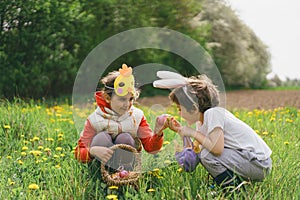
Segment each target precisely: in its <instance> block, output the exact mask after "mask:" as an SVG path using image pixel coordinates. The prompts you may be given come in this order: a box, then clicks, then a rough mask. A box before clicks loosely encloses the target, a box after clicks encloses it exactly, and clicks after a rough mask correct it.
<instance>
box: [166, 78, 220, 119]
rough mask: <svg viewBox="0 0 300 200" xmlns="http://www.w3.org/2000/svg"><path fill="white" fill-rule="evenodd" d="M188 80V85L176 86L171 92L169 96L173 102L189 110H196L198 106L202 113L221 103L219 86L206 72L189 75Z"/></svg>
mask: <svg viewBox="0 0 300 200" xmlns="http://www.w3.org/2000/svg"><path fill="white" fill-rule="evenodd" d="M187 82H188V83H187V85H186V86H183V87H179V88H175V89H174V90H173V91H172V92H171V93H170V95H169V98H170V99H171V101H172V102H174V103H176V104H177V105H180V106H183V107H185V108H186V109H187V111H189V112H191V111H193V110H195V106H196V107H197V108H198V110H199V112H202V113H204V112H205V111H206V110H208V109H209V108H212V107H216V106H218V105H219V103H220V97H219V91H218V89H217V86H216V85H214V84H213V83H212V81H211V80H210V79H209V78H208V77H207V76H206V75H205V74H202V75H199V76H197V77H195V76H192V77H189V78H188V79H187ZM184 87H186V88H184ZM195 104H196V105H195Z"/></svg>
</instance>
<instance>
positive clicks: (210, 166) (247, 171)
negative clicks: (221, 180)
mask: <svg viewBox="0 0 300 200" xmlns="http://www.w3.org/2000/svg"><path fill="white" fill-rule="evenodd" d="M199 157H200V161H201V164H202V165H203V166H204V167H205V168H206V170H207V171H208V172H209V173H210V174H211V175H212V176H213V177H214V178H215V177H216V176H218V175H219V174H221V173H222V172H224V171H225V170H227V169H229V170H231V171H233V172H234V173H236V174H237V175H239V176H241V177H242V178H244V179H246V180H253V181H262V180H263V179H264V178H265V177H266V175H267V174H269V173H270V172H271V168H272V160H271V158H268V159H266V160H258V159H257V158H256V155H255V154H254V153H253V152H250V151H247V150H236V149H230V148H224V151H223V153H222V154H221V155H220V156H215V155H213V154H211V153H210V152H209V151H208V150H207V149H202V151H201V152H200V153H199Z"/></svg>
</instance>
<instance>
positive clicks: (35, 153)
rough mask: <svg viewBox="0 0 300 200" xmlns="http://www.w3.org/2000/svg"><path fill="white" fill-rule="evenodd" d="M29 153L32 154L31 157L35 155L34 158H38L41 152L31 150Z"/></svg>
mask: <svg viewBox="0 0 300 200" xmlns="http://www.w3.org/2000/svg"><path fill="white" fill-rule="evenodd" d="M29 153H30V154H33V155H35V156H40V155H41V154H42V152H41V151H38V150H33V151H30V152H29Z"/></svg>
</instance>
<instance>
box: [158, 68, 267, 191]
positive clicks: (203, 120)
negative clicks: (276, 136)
mask: <svg viewBox="0 0 300 200" xmlns="http://www.w3.org/2000/svg"><path fill="white" fill-rule="evenodd" d="M157 76H158V77H159V78H161V79H160V80H156V81H154V83H153V85H154V87H157V88H167V89H170V88H172V89H173V90H172V92H171V93H170V94H169V97H170V99H171V101H172V102H174V103H175V104H176V106H177V108H178V111H179V113H180V115H181V116H182V117H183V118H184V119H185V120H186V122H187V123H188V125H193V124H196V128H191V127H190V126H184V125H181V124H180V123H179V122H178V121H176V120H175V118H171V121H170V122H169V123H168V126H169V128H170V129H172V130H173V131H175V132H177V133H179V135H180V136H182V137H190V138H193V139H195V140H196V141H198V142H199V143H200V144H201V145H202V148H201V152H200V153H199V154H198V156H199V158H200V162H201V164H202V165H203V167H204V168H205V169H206V170H207V171H208V172H209V173H210V174H211V176H212V177H213V178H214V181H215V182H216V183H217V184H218V185H220V186H221V187H224V188H228V187H238V186H239V185H241V184H242V183H243V182H244V181H243V180H251V181H262V180H264V179H265V177H266V176H267V175H268V174H269V173H270V171H271V168H272V160H271V158H270V155H271V153H272V151H271V149H270V148H269V147H268V145H267V144H266V143H265V142H264V141H263V139H262V138H261V137H259V136H258V135H257V134H256V132H255V131H254V130H253V129H252V128H251V127H250V126H249V125H247V124H246V123H245V122H243V121H241V120H240V119H238V118H237V117H236V116H234V115H233V114H232V113H231V112H229V111H228V110H226V109H225V108H222V107H220V106H219V102H220V99H219V91H218V90H217V87H216V86H215V85H214V84H213V83H212V81H211V80H210V79H209V78H208V77H207V76H206V75H200V76H197V77H190V78H186V77H183V76H181V75H180V74H177V73H174V72H169V71H158V72H157Z"/></svg>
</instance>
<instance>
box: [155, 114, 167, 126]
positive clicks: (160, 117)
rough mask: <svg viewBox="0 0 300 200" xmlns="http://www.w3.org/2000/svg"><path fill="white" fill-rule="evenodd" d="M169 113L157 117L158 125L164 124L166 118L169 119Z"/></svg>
mask: <svg viewBox="0 0 300 200" xmlns="http://www.w3.org/2000/svg"><path fill="white" fill-rule="evenodd" d="M167 117H168V116H167V115H165V114H163V115H160V116H158V117H157V124H158V125H164V123H165V121H166V119H167Z"/></svg>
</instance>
